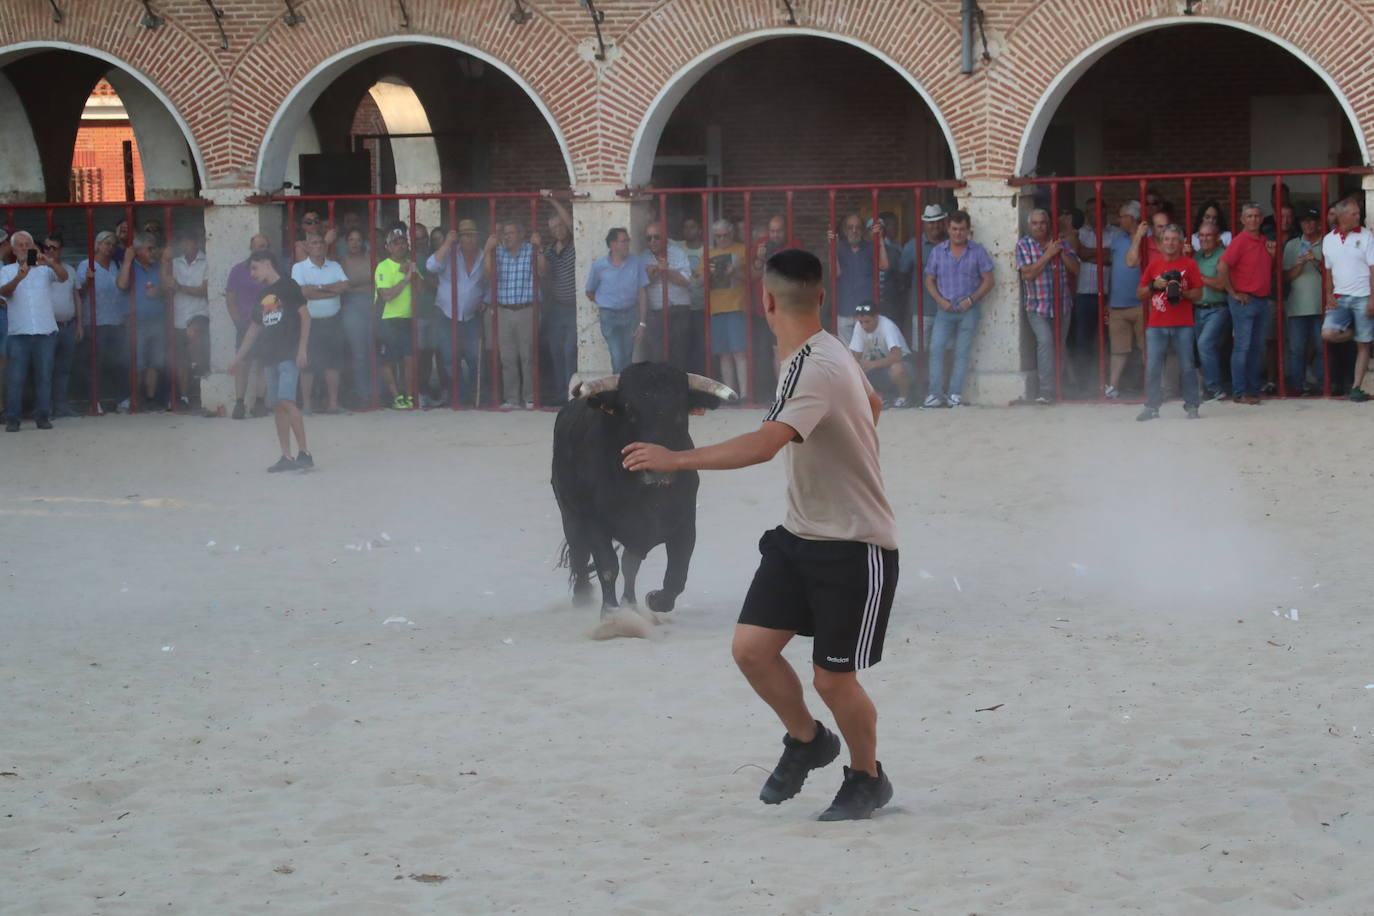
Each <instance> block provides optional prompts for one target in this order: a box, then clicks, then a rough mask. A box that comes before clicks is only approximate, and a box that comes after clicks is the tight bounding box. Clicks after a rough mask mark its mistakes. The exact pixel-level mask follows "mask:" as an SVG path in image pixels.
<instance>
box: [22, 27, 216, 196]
mask: <svg viewBox="0 0 1374 916" xmlns="http://www.w3.org/2000/svg"><path fill="white" fill-rule="evenodd" d="M93 93H94V94H95V95H94V98H93ZM0 95H3V96H4V101H3V102H0V153H3V154H5V155H4V159H5V161H6V162H7V163H9V164H10V165H11V169H12V171H11V174H10V175H9V176H7V177H9V179H10V180H9V181H8V182H7V183H6V187H4V188H0V195H2V196H3V197H4V198H8V199H10V200H14V201H51V202H65V201H68V200H71V199H73V191H74V190H75V186H74V183H73V173H72V167H73V165H74V164H76V163H77V162H78V159H79V158H81V157H78V156H77V155H76V154H77V151H78V149H79V147H78V138H79V137H80V136H81V134H82V132H83V131H84V130H94V131H97V132H100V133H105V134H109V133H110V132H111V131H115V132H119V133H121V137H120V140H119V142H123V141H124V140H128V141H129V142H131V144H133V145H135V146H136V147H137V148H138V150H139V155H138V157H137V164H136V167H135V174H134V175H133V176H132V177H133V179H134V180H133V185H134V194H133V196H132V198H130V197H128V196H127V194H126V187H127V185H128V182H127V181H126V180H125V170H124V168H123V165H122V161H121V165H120V166H119V168H118V170H117V173H116V174H112V175H102V180H101V182H100V184H101V185H103V191H102V192H101V197H100V199H102V200H105V201H112V200H114V201H122V200H126V199H132V200H168V199H176V198H185V197H192V196H195V194H196V193H197V192H198V191H199V189H200V187H201V183H200V182H201V168H200V162H199V157H198V155H197V153H196V151H195V150H194V148H193V147H192V146H191V144H190V142H189V139H188V138H189V134H188V132H187V131H186V129H185V125H184V123H183V122H182V121H181V120H180V118H179V116H178V115H177V114H176V113H175V112H174V111H173V110H172V109H171V107H170V105H169V103H168V102H167V100H166V98H165V97H164V96H162V95H161V93H160V92H158V91H157V90H156V88H155V87H154V86H153V85H152V84H151V83H149V82H148V81H147V80H146V79H145V78H144V77H142V76H141V75H139V74H136V73H134V72H133V71H131V70H129V69H127V68H126V67H124V66H123V65H122V64H120V63H119V62H118V61H115V60H113V59H111V58H108V57H106V56H104V55H101V54H99V53H98V52H94V51H90V50H89V49H82V48H75V47H72V48H70V49H69V48H67V47H65V46H60V45H59V46H56V47H54V46H53V45H41V46H40V45H25V46H14V47H11V48H8V49H0ZM93 103H94V104H93ZM97 115H99V116H100V117H96V116H97ZM91 141H92V138H91V137H90V136H87V137H85V138H82V141H81V142H82V143H83V144H89V143H90V142H91ZM90 151H91V150H90V149H85V150H83V152H90ZM113 161H114V160H113V159H111V162H113ZM111 167H112V168H113V166H111ZM88 177H90V176H88ZM93 190H94V188H93V187H92V186H91V184H90V183H84V181H83V184H82V187H81V194H82V195H86V194H88V193H91V192H93ZM81 199H92V198H90V197H87V196H83V197H82V198H81Z"/></svg>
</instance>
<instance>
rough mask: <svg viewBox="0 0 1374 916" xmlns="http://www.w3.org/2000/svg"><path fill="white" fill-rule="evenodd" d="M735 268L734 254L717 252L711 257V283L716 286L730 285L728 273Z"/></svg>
mask: <svg viewBox="0 0 1374 916" xmlns="http://www.w3.org/2000/svg"><path fill="white" fill-rule="evenodd" d="M734 269H735V256H734V255H732V254H718V255H716V256H715V257H713V258H711V285H712V286H714V287H716V288H721V287H727V286H729V285H730V274H731V273H732V272H733V271H734Z"/></svg>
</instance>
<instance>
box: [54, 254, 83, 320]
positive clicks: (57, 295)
mask: <svg viewBox="0 0 1374 916" xmlns="http://www.w3.org/2000/svg"><path fill="white" fill-rule="evenodd" d="M75 288H76V268H74V267H70V266H68V267H67V279H66V280H64V281H62V282H60V283H59V282H58V280H57V275H56V274H54V275H53V280H52V285H51V286H50V287H49V294H50V295H51V296H52V317H53V318H54V319H56V320H58V321H70V320H72V319H73V318H75V317H76V299H75V298H74V297H73V290H75Z"/></svg>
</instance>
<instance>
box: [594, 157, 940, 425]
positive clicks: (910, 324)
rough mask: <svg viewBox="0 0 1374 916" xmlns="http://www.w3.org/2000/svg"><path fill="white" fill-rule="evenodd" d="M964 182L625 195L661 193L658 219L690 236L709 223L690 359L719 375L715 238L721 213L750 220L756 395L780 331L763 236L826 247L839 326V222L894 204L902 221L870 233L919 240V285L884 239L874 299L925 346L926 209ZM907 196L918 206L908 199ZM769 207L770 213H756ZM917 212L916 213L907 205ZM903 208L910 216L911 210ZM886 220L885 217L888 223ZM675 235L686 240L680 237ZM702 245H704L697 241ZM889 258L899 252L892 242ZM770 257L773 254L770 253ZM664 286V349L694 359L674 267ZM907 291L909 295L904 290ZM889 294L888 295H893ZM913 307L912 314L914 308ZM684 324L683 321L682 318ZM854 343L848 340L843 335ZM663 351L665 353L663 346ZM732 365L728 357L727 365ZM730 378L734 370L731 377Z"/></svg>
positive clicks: (876, 248)
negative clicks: (674, 316)
mask: <svg viewBox="0 0 1374 916" xmlns="http://www.w3.org/2000/svg"><path fill="white" fill-rule="evenodd" d="M963 186H964V182H962V181H956V180H947V181H924V182H879V183H870V184H808V185H777V186H769V185H764V186H738V187H734V186H729V187H704V188H703V187H699V188H656V189H655V188H651V189H626V190H623V191H621V192H619V193H620V195H621V196H622V197H629V198H632V199H636V200H644V201H652V202H654V204H655V206H656V219H657V222H658V223H660V224H662V225H665V226H666V227H667V228H668V232H669V236H670V237H673V238H679V239H680V238H681V231H680V230H681V226H682V223H683V221H684V220H686V219H689V218H690V219H693V220H695V221H697V222H698V223H699V225H700V229H701V231H702V233H703V236H704V238H702V239H701V245H702V248H701V251H702V256H701V257H702V261H703V263H702V266H701V268H700V271H699V272H700V277H699V278H696V279H695V280H694V282H698V283H699V284H700V287H701V292H702V299H703V302H702V307H701V309H700V311H701V313H702V314H701V320H700V330H699V332H697V331H696V330H695V329H694V330H693V331H692V333H699V335H700V341H701V346H700V348H699V350H700V352H699V353H695V352H693V353H689V356H691V357H696V356H699V357H700V358H701V362H700V363H697V365H693V366H690V368H691V369H693V370H694V371H696V370H697V369H700V371H701V372H703V373H704V374H705V375H708V376H711V377H713V378H720V377H721V376H722V375H729V374H732V372H733V370H731V372H730V373H727V372H725V371H722V372H717V367H716V365H715V359H714V357H715V356H716V354H715V353H714V352H713V350H714V348H713V346H712V340H711V336H712V335H711V324H712V321H711V320H710V318H711V317H713V316H715V315H717V314H719V313H718V312H716V311H715V310H714V309H713V308H712V304H711V293H712V286H713V278H712V271H711V270H710V269H709V260H710V258H711V257H712V256H713V255H715V254H717V253H718V252H722V251H724V250H725V248H724V246H721V245H719V244H716V243H715V241H714V240H713V238H712V232H711V227H712V224H713V223H714V222H716V221H718V220H720V219H725V220H727V221H729V222H731V223H736V222H737V223H739V224H740V225H742V226H743V236H744V237H738V236H739V235H740V233H738V232H736V233H735V235H736V236H737V237H736V238H735V239H734V241H733V242H732V243H731V245H732V246H733V245H734V244H741V245H743V246H744V250H745V257H743V258H742V259H741V260H742V261H743V268H744V269H743V280H742V282H741V284H740V286H739V288H740V289H741V291H742V293H741V295H742V299H743V306H742V307H743V309H744V311H745V314H746V316H747V318H746V321H745V323H744V333H745V362H746V379H747V381H746V382H745V384H744V385H743V388H744V390H742V391H740V394H741V396H742V399H743V400H744V401H749V402H752V401H757V400H758V398H757V388H758V387H760V386H759V384H758V383H759V382H760V381H763V382H770V381H771V379H772V375H773V371H774V369H775V366H774V365H773V360H772V359H771V358H770V357H769V355H768V354H769V352H770V349H769V347H771V343H770V345H769V347H764V348H762V349H763V351H764V352H763V353H762V354H760V352H759V348H757V347H756V346H755V344H756V342H757V341H759V340H763V341H771V339H772V338H771V334H770V333H769V332H768V331H767V327H766V325H765V324H763V322H762V321H761V320H760V319H761V317H762V315H761V291H760V287H759V283H760V282H761V280H762V276H761V275H760V274H759V273H758V268H757V267H756V264H755V260H756V259H755V255H756V253H757V249H758V248H759V247H760V246H764V250H765V252H766V253H769V254H771V251H772V250H776V248H785V247H794V246H795V247H802V248H806V249H808V250H811V251H813V252H817V253H820V252H822V251H823V252H824V258H823V260H824V263H825V265H826V268H827V280H828V288H829V295H828V297H827V302H828V303H829V310H828V316H827V317H828V322H829V324H830V327H831V330H832V331H836V332H838V330H839V326H840V317H841V314H840V312H841V309H840V307H839V306H840V305H841V303H840V301H839V295H838V293H839V275H840V271H839V270H837V266H838V260H839V258H838V252H839V245H840V244H842V243H843V241H842V237H841V235H840V231H839V230H840V224H839V221H840V220H842V219H843V218H844V217H845V215H847V214H851V213H853V214H858V215H860V217H861V218H862V219H864V224H865V226H867V223H868V220H870V219H874V218H876V217H877V216H878V214H880V213H884V212H892V213H893V214H895V215H896V216H897V225H894V226H884V227H882V228H881V229H880V230H879V233H878V234H876V235H870V238H869V239H867V240H865V242H872V241H876V240H879V239H881V241H882V242H883V243H884V244H894V245H896V246H900V245H901V244H902V243H903V241H904V240H905V241H906V242H907V243H911V244H913V248H914V252H913V253H914V272H913V275H914V278H915V282H914V284H913V287H912V290H911V293H912V295H911V297H910V298H908V296H907V295H906V293H905V291H901V292H900V293H899V292H897V291H896V283H897V278H898V275H899V274H898V265H896V264H890V265H889V269H888V270H886V271H884V270H880V268H879V262H880V259H881V256H882V247H881V246H880V245H879V244H870V245H869V252H868V253H869V255H870V256H871V258H872V279H871V287H872V288H871V293H872V301H873V302H874V303H875V304H877V305H879V306H880V308H882V310H883V311H885V312H892V311H894V310H895V311H896V314H889V317H891V318H892V319H893V320H894V321H896V322H897V324H898V325H899V326H902V328H903V333H904V334H906V333H907V332H908V331H910V332H913V333H911V335H910V336H911V338H912V341H911V343H912V348H913V349H914V350H917V351H921V350H923V349H924V346H925V344H924V342H925V333H924V330H925V324H926V314H927V313H926V309H925V298H926V297H925V284H924V283H922V282H921V276H922V274H923V270H924V268H923V264H922V261H923V255H924V250H923V245H922V244H921V231H920V225H921V224H920V219H921V213H922V211H923V210H924V209H925V206H926V204H929V203H941V204H942V205H943V204H947V203H950V202H951V201H952V197H953V194H952V192H953V189H955V188H961V187H963ZM908 204H909V205H910V209H908ZM761 214H762V222H761V223H758V222H757V220H758V218H759V217H760V215H761ZM908 214H909V215H908ZM904 216H905V217H906V218H904ZM775 217H781V218H782V219H783V221H784V233H783V239H782V241H781V244H780V245H777V246H773V245H770V244H769V243H768V237H767V232H768V223H769V221H770V220H771V219H773V218H775ZM880 225H881V224H880ZM675 229H677V230H678V235H677V236H674V235H673V232H674V230H675ZM674 244H678V245H681V242H675V243H674ZM693 250H695V246H693ZM888 256H889V259H890V257H891V252H890V251H889V252H888ZM764 260H766V258H765V259H764ZM884 280H887V282H888V283H889V284H892V286H891V287H889V289H888V290H887V295H886V297H885V296H884V289H883V282H884ZM659 282H660V290H661V292H660V293H659V296H661V298H659V299H658V300H657V302H658V304H659V305H660V306H662V308H661V313H660V314H659V315H658V316H657V317H656V318H655V320H656V321H661V322H662V326H663V327H662V334H661V337H662V348H663V351H662V358H663V359H664V360H668V361H676V362H679V363H682V364H684V365H686V362H695V359H689V360H686V361H684V360H682V359H680V358H679V355H680V354H678V353H675V352H674V349H673V347H674V343H673V341H672V337H673V335H672V334H671V333H670V330H671V327H672V325H671V322H670V316H669V313H670V308H669V307H667V305H666V303H667V302H668V300H669V290H668V277H667V274H666V273H663V272H661V273H660V274H659ZM899 296H900V301H897V297H899ZM885 299H886V302H885ZM844 305H845V307H846V308H845V311H846V312H852V308H853V305H854V303H844ZM908 307H910V315H907V314H906V312H907V309H908ZM679 330H681V327H680V326H679ZM695 343H696V341H695V340H690V341H686V342H684V341H681V340H679V341H677V344H678V345H679V347H682V346H684V345H685V346H686V348H687V349H689V351H690V350H696V349H698V348H697V347H695V346H694V344H695ZM844 343H845V345H846V346H848V344H849V341H847V340H846V341H844ZM655 355H657V354H655ZM760 355H762V356H763V357H764V359H765V360H766V362H765V365H766V366H767V368H766V370H763V371H761V367H760V366H759V365H757V362H758V359H759V357H760ZM723 369H724V367H722V370H723ZM727 380H728V379H727Z"/></svg>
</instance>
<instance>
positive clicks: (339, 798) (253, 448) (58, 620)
mask: <svg viewBox="0 0 1374 916" xmlns="http://www.w3.org/2000/svg"><path fill="white" fill-rule="evenodd" d="M1134 413H1135V409H1134V408H1129V407H1119V406H1118V407H1059V408H1052V409H1046V410H1039V409H1031V408H1024V409H978V408H974V409H965V410H958V411H936V412H922V411H902V412H895V413H892V414H888V415H885V416H884V418H883V421H882V424H881V426H880V430H881V435H882V443H883V459H884V468H885V475H886V478H887V484H888V489H889V494H890V496H891V499H892V502H893V505H894V508H895V509H896V512H897V516H898V522H899V526H900V530H901V549H902V555H901V563H902V574H901V581H900V586H899V589H898V595H897V602H896V607H895V609H894V612H893V619H892V625H891V627H890V629H889V632H888V638H887V652H886V658H885V659H884V661H883V662H882V664H880V665H879V666H877V667H876V668H874V669H873V670H872V671H871V672H870V673H869V674H868V675H867V677H866V678H865V681H866V683H867V684H868V685H869V688H870V690H871V692H872V694H873V696H874V698H875V699H876V701H877V703H878V705H879V708H880V711H881V720H880V725H879V728H880V757H881V759H882V760H883V761H884V765H885V766H886V768H887V769H888V771H889V773H890V774H891V776H892V779H893V781H894V783H895V785H896V790H897V794H896V797H895V799H894V801H893V803H892V804H891V805H890V806H889V807H888V808H886V809H884V810H883V811H882V812H881V813H880V816H878V817H876V818H875V819H874V820H872V821H870V822H863V823H847V824H819V823H817V822H815V821H814V820H813V818H814V815H815V814H816V813H817V812H818V811H820V810H821V809H822V808H823V807H824V806H825V805H826V804H827V803H828V801H829V799H830V797H831V795H832V794H833V793H834V790H835V788H836V786H837V785H838V781H839V767H838V765H835V766H833V767H832V768H831V769H827V770H824V771H821V772H819V773H817V774H814V775H813V776H812V779H811V781H810V782H808V784H807V786H806V788H805V789H804V790H803V792H802V794H801V795H800V796H799V797H798V798H796V799H795V800H793V801H791V802H789V803H787V804H785V805H782V806H780V807H765V806H763V805H761V804H760V803H759V802H758V801H757V799H756V795H757V791H758V787H759V785H760V784H761V781H762V779H763V778H764V775H765V772H764V771H766V770H767V769H769V768H771V766H772V764H773V763H774V761H775V760H776V756H777V753H778V751H779V739H780V737H781V729H780V728H779V726H777V725H776V723H775V722H774V721H772V719H771V718H770V715H769V714H768V712H767V710H766V709H765V708H764V707H763V705H762V704H761V703H760V702H759V701H757V700H756V699H755V698H754V697H753V695H752V693H751V692H750V691H749V689H748V687H747V685H746V684H745V682H744V681H743V679H742V678H741V677H739V676H738V674H737V672H736V671H735V670H734V667H733V665H732V663H731V661H730V658H729V638H730V630H731V626H732V623H733V620H734V616H735V614H736V612H737V610H738V605H739V601H740V599H741V597H742V595H743V592H744V589H745V587H746V586H747V584H748V581H749V577H750V575H751V573H752V570H753V567H754V564H755V560H756V556H757V554H756V550H755V545H756V542H757V539H758V536H759V533H760V532H761V531H762V530H763V529H764V528H766V527H769V526H771V525H774V524H776V523H777V522H778V521H780V519H781V516H782V481H781V477H780V475H781V467H780V465H778V464H773V465H768V466H763V467H757V468H752V469H748V470H744V471H737V472H729V473H714V474H706V475H704V480H703V486H702V492H701V509H700V515H699V538H698V547H697V552H696V557H695V561H694V564H693V572H692V575H691V578H690V580H689V583H688V591H687V593H686V594H685V595H684V596H683V598H682V600H681V601H680V602H679V604H678V608H677V610H676V611H674V612H673V614H672V618H673V619H672V622H671V623H669V624H666V625H663V626H659V627H656V628H654V629H653V632H652V634H651V637H650V638H649V639H637V640H627V639H622V640H614V641H608V642H593V641H591V640H589V639H587V638H586V633H587V632H588V630H589V629H590V628H591V627H592V625H593V624H594V623H595V618H596V611H595V610H594V609H590V608H588V609H579V610H574V609H572V608H571V607H570V606H569V604H568V602H567V588H566V579H565V576H564V574H563V572H562V571H556V570H554V569H553V568H552V567H553V561H554V559H555V556H556V554H557V551H558V546H559V542H560V540H561V531H560V528H559V523H558V520H557V513H556V509H555V506H554V502H553V497H552V494H551V492H550V489H549V485H548V478H549V467H548V463H549V452H550V443H549V438H550V433H551V430H552V426H553V415H552V414H542V413H541V414H512V415H484V414H463V415H458V416H454V415H451V414H449V413H446V412H431V413H427V414H423V415H418V416H401V415H397V414H395V413H381V414H369V415H356V416H348V417H324V418H314V419H311V420H310V421H309V426H308V431H309V435H310V439H311V444H312V446H313V451H314V453H315V457H316V461H317V463H318V469H317V470H316V471H314V472H313V473H310V474H305V475H300V474H291V475H280V476H279V475H270V476H269V475H267V474H265V473H264V472H263V471H264V469H265V468H266V466H267V465H268V464H269V463H271V461H273V460H274V459H275V457H276V455H275V442H274V439H273V436H272V432H271V430H270V427H269V426H268V421H265V420H262V421H249V422H232V421H224V420H203V419H190V418H185V419H183V418H173V417H168V416H150V417H133V418H126V417H111V418H106V419H104V420H99V421H95V420H80V421H65V422H62V423H61V424H60V426H59V428H58V429H57V430H55V431H54V432H51V433H39V432H36V431H34V430H33V429H32V427H31V426H30V425H26V427H25V430H24V431H23V432H22V433H21V434H19V435H6V436H4V437H3V438H0V466H2V467H3V472H2V474H0V477H2V479H3V483H0V525H2V526H3V531H4V532H5V545H6V546H5V549H4V550H3V551H0V624H2V625H3V634H4V635H3V640H2V642H0V644H2V645H3V652H2V653H0V685H3V693H4V698H5V703H4V705H5V715H4V718H3V726H2V727H0V738H2V739H3V740H0V910H3V912H4V913H6V914H7V916H20V914H38V913H59V914H78V913H101V914H104V913H111V914H114V913H129V914H147V913H197V914H198V913H212V914H221V913H225V914H239V913H244V914H248V913H300V914H321V913H323V914H391V913H395V914H412V913H488V912H519V913H597V914H600V913H623V914H641V913H656V912H672V913H693V914H699V913H744V912H748V913H788V914H792V913H797V914H801V913H856V914H858V913H894V912H920V913H941V914H943V913H950V914H966V913H994V912H1006V913H1054V914H1063V913H1104V912H1142V913H1189V914H1191V913H1202V912H1208V913H1211V912H1224V913H1235V914H1247V916H1248V914H1256V913H1269V912H1287V911H1307V912H1331V913H1352V914H1353V913H1366V912H1371V911H1374V889H1371V885H1370V884H1369V881H1368V875H1369V873H1370V866H1371V856H1370V850H1371V844H1374V811H1372V810H1371V802H1370V794H1369V791H1368V790H1369V759H1370V756H1369V753H1370V748H1369V742H1370V738H1369V733H1370V731H1371V730H1374V689H1371V686H1367V685H1374V661H1371V658H1370V653H1369V638H1368V633H1367V631H1368V630H1369V629H1370V627H1371V626H1374V624H1371V623H1370V619H1369V607H1370V601H1369V596H1370V594H1371V585H1372V584H1374V583H1372V582H1371V572H1370V563H1369V561H1368V545H1369V537H1368V534H1367V527H1368V520H1367V516H1368V512H1369V507H1370V497H1369V492H1370V486H1371V482H1374V466H1372V464H1371V459H1370V455H1371V445H1374V425H1371V414H1370V410H1369V408H1367V407H1365V408H1362V407H1358V406H1355V405H1350V404H1347V403H1343V402H1342V403H1329V404H1328V403H1312V402H1291V403H1283V404H1280V403H1270V404H1266V405H1265V406H1263V407H1260V408H1251V407H1236V406H1231V405H1208V406H1205V407H1204V410H1203V413H1204V420H1203V421H1202V422H1196V423H1194V422H1186V421H1184V420H1183V419H1182V411H1181V409H1180V408H1179V407H1178V406H1177V404H1172V405H1168V406H1166V408H1165V410H1164V417H1163V418H1162V419H1160V420H1158V421H1155V422H1152V423H1147V424H1140V423H1135V422H1134V421H1133V419H1132V418H1133V416H1134ZM760 416H761V411H751V410H734V411H729V412H720V413H717V414H713V415H711V416H708V417H704V418H700V419H696V420H694V421H693V433H694V435H695V437H696V439H697V441H698V442H711V441H716V440H718V439H720V438H722V437H724V436H727V435H731V434H734V433H738V432H742V431H745V430H747V429H750V428H752V427H753V426H754V424H756V423H757V422H758V421H759V418H760ZM661 575H662V557H661V555H655V556H651V558H650V560H649V561H648V562H647V563H646V564H645V568H644V571H643V573H642V578H641V581H642V582H643V583H645V587H646V588H647V587H652V586H653V585H654V584H656V583H657V581H658V580H659V578H660V577H661ZM791 656H792V657H793V658H794V659H795V660H796V661H797V662H798V663H805V662H806V661H807V659H808V658H809V644H808V643H804V642H803V643H801V644H798V645H795V646H794V647H793V649H792V651H791ZM818 708H819V707H818ZM826 719H827V721H829V719H828V716H827V717H826ZM1362 874H1363V875H1365V876H1366V877H1365V878H1360V877H1359V876H1360V875H1362Z"/></svg>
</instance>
